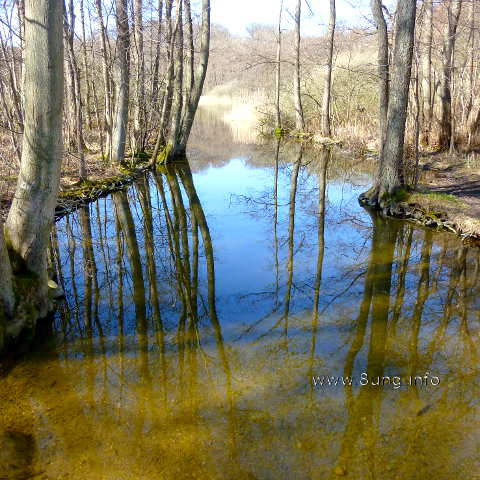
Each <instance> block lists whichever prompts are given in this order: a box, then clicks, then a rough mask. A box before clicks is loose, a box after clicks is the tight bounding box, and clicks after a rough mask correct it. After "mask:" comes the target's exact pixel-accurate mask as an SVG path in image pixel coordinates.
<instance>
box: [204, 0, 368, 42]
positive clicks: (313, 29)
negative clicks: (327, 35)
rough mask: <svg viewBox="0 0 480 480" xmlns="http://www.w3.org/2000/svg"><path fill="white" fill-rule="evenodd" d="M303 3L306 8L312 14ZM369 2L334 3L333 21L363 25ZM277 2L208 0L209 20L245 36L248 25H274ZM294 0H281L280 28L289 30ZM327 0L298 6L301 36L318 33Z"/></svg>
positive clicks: (309, 0)
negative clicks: (282, 5) (300, 9)
mask: <svg viewBox="0 0 480 480" xmlns="http://www.w3.org/2000/svg"><path fill="white" fill-rule="evenodd" d="M307 3H308V4H309V5H310V7H311V9H312V11H313V15H312V13H311V12H310V9H309V7H308V6H307ZM369 4H370V2H369V0H337V21H338V23H339V24H340V25H342V24H343V25H350V26H351V25H360V24H365V16H368V15H369V13H370V7H369ZM279 5H280V0H212V21H213V22H214V23H218V24H221V25H223V26H225V27H227V28H228V29H229V30H230V32H231V33H233V34H236V35H242V34H245V32H246V30H245V28H246V27H247V26H248V25H250V24H252V23H261V24H267V25H274V24H275V23H276V22H277V17H278V8H279ZM294 5H295V0H284V6H285V10H286V13H285V14H284V22H283V26H284V28H285V29H290V28H291V27H292V19H291V14H292V13H293V11H294ZM328 11H329V0H307V1H305V0H304V1H303V6H302V25H303V27H302V33H303V34H305V35H315V34H318V32H319V30H320V31H322V30H323V29H325V24H326V23H327V22H328ZM289 12H290V13H289Z"/></svg>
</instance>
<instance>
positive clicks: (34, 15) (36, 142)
mask: <svg viewBox="0 0 480 480" xmlns="http://www.w3.org/2000/svg"><path fill="white" fill-rule="evenodd" d="M62 27H63V2H58V1H57V0H27V1H26V2H25V74H24V91H25V131H24V136H23V150H22V163H21V167H20V172H19V176H18V182H17V188H16V191H15V195H14V198H13V201H12V206H11V208H10V212H9V214H8V219H7V223H6V228H5V230H6V232H5V233H6V239H7V245H8V247H9V249H10V251H11V256H12V258H13V261H14V264H13V266H14V271H27V272H29V273H32V274H35V275H36V276H37V277H38V278H39V279H40V280H41V285H42V286H44V287H45V289H46V287H47V263H46V251H47V245H48V241H49V235H50V228H51V225H52V221H53V214H54V210H55V204H56V201H57V193H58V188H59V181H60V167H61V162H62V154H63V148H62V147H63V145H62V112H63V94H62V93H63V78H64V75H63V35H62V33H63V28H62Z"/></svg>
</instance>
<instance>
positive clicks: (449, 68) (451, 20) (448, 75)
mask: <svg viewBox="0 0 480 480" xmlns="http://www.w3.org/2000/svg"><path fill="white" fill-rule="evenodd" d="M453 4H454V5H453ZM461 11H462V0H447V18H448V23H447V29H446V31H445V37H444V40H443V47H442V53H443V70H442V86H441V93H440V97H441V99H442V116H441V119H440V134H439V139H438V144H439V147H440V148H441V149H446V148H448V147H449V146H450V143H451V142H453V141H454V139H453V114H452V78H453V65H454V61H453V57H454V52H455V42H456V38H457V28H458V20H459V18H460V13H461Z"/></svg>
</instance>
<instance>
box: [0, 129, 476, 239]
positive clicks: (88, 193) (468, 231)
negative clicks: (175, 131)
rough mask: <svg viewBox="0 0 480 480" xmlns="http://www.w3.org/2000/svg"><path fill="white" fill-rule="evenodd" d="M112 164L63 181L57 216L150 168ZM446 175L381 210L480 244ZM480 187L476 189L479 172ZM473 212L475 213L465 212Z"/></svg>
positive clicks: (143, 162)
mask: <svg viewBox="0 0 480 480" xmlns="http://www.w3.org/2000/svg"><path fill="white" fill-rule="evenodd" d="M265 136H267V135H264V137H265ZM273 136H275V137H277V138H278V137H285V139H286V140H287V141H294V142H295V141H302V142H306V143H310V144H311V145H312V147H314V148H315V147H317V148H318V147H320V148H340V149H342V151H343V152H344V153H350V154H352V155H354V152H353V151H351V150H350V149H348V147H347V148H346V149H345V148H344V142H342V141H341V140H337V139H329V138H323V137H319V136H316V135H313V134H311V135H308V136H307V135H305V134H298V133H297V132H296V133H293V134H292V132H287V131H282V132H277V131H274V132H273ZM437 155H438V157H439V158H440V159H441V160H443V161H444V160H445V154H437ZM357 156H358V155H357ZM362 157H363V156H362ZM432 157H434V156H433V155H425V154H423V155H422V157H421V163H420V168H422V173H429V172H432V171H434V172H435V170H433V169H431V168H430V166H431V163H432V162H431V161H430V162H428V161H426V160H428V159H429V158H432ZM450 160H457V161H458V157H453V159H452V158H450ZM443 166H444V170H445V171H449V170H451V169H452V162H451V161H450V162H447V166H445V164H443ZM116 168H117V169H118V170H117V171H115V172H114V173H115V174H114V175H112V174H111V173H112V172H111V170H110V171H109V170H108V169H104V170H101V171H100V172H99V175H97V177H96V178H95V179H93V180H87V181H85V182H76V183H73V184H70V185H65V184H62V187H61V191H60V192H59V194H58V198H57V205H56V207H55V222H56V221H58V220H60V219H61V218H63V217H64V216H65V215H68V214H70V213H72V212H74V211H76V210H78V209H79V208H82V207H84V206H86V205H88V204H89V203H92V202H94V201H95V200H97V199H99V198H101V197H104V196H106V195H109V194H111V193H113V192H115V191H119V190H123V189H125V188H126V187H128V186H129V185H131V184H132V183H134V182H135V180H136V179H137V178H139V177H140V175H142V174H143V173H145V172H147V171H149V170H152V168H153V166H152V165H151V164H150V157H149V156H148V155H142V157H140V158H138V159H137V162H136V163H135V164H133V165H132V166H128V167H125V166H120V167H116ZM65 178H68V177H65ZM448 179H449V181H450V188H449V190H445V189H444V190H443V191H441V187H439V184H438V182H436V181H435V180H434V181H426V182H422V185H421V186H420V187H419V188H418V189H417V190H415V191H412V192H409V193H408V197H407V198H406V199H405V200H402V201H399V202H395V203H393V204H391V205H390V206H388V207H387V208H386V209H384V211H383V212H382V213H383V215H384V216H386V217H389V218H396V219H399V220H405V221H410V222H413V223H415V224H416V225H420V226H423V227H426V228H431V229H434V230H436V231H443V232H450V233H453V234H455V235H456V236H458V237H459V238H460V239H461V240H462V241H463V242H464V243H468V244H475V245H478V246H480V196H479V195H475V196H473V197H467V198H462V196H461V195H458V194H455V187H459V186H460V183H459V182H455V176H454V175H451V176H449V177H448ZM478 188H479V191H480V175H479V177H478ZM445 192H446V193H445ZM358 200H359V203H360V205H362V206H363V207H365V208H372V207H371V206H370V205H369V204H368V201H366V200H365V197H363V196H362V195H360V197H359V199H358ZM472 200H473V201H476V202H478V205H475V207H476V208H473V206H472ZM2 203H3V205H2V208H1V210H2V211H1V213H0V214H1V215H2V216H3V217H4V218H5V217H6V214H7V213H8V208H9V205H10V202H9V201H8V200H5V199H4V200H3V202H2ZM477 208H478V211H477ZM472 212H473V213H474V215H470V214H469V213H472Z"/></svg>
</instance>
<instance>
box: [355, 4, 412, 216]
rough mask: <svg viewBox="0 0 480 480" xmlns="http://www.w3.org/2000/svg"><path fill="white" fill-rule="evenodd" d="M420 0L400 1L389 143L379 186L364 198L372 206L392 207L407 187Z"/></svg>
mask: <svg viewBox="0 0 480 480" xmlns="http://www.w3.org/2000/svg"><path fill="white" fill-rule="evenodd" d="M416 7H417V4H416V0H399V1H398V6H397V15H396V16H397V26H396V32H395V48H394V52H393V57H392V58H393V69H392V81H391V87H390V94H389V102H388V116H387V128H386V134H385V143H384V146H383V150H382V156H381V158H380V165H379V172H378V176H377V180H376V184H375V186H374V187H373V188H372V189H371V190H370V191H369V192H366V193H365V194H362V195H361V196H360V201H362V202H363V203H367V204H368V205H372V206H376V207H380V208H383V209H385V208H388V206H389V205H390V203H391V200H392V196H393V195H395V193H396V192H397V191H398V190H399V189H401V188H402V187H403V185H404V178H403V152H404V141H405V126H406V120H407V110H408V100H409V91H410V77H411V71H412V56H413V45H414V40H415V14H416Z"/></svg>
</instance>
